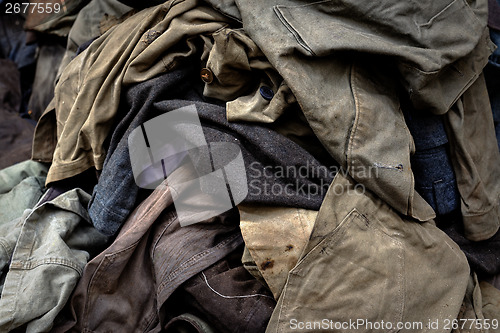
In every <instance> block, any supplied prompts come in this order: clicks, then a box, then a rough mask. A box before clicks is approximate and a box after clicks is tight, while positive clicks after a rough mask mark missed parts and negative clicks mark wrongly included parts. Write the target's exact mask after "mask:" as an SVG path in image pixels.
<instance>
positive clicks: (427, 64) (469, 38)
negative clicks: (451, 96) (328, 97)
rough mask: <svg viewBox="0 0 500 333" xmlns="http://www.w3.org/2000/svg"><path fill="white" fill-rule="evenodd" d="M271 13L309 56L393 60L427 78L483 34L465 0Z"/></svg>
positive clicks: (312, 6) (321, 4) (325, 4)
mask: <svg viewBox="0 0 500 333" xmlns="http://www.w3.org/2000/svg"><path fill="white" fill-rule="evenodd" d="M273 9H274V13H275V15H276V16H277V18H278V19H279V20H280V22H281V23H282V24H283V25H284V26H285V27H286V28H287V29H288V30H289V31H290V33H291V34H292V35H293V37H294V38H295V39H296V41H297V43H298V44H299V45H300V46H301V47H302V49H303V50H305V51H306V52H304V53H305V54H306V55H312V56H319V57H322V56H329V55H334V54H337V53H338V52H343V51H350V52H357V53H358V52H359V53H367V54H377V55H383V56H391V57H396V58H398V59H400V60H402V61H405V62H407V63H408V64H409V65H411V66H415V67H417V68H418V69H419V70H421V71H424V72H429V73H432V72H434V71H436V70H440V69H441V68H443V67H444V66H445V65H447V64H449V63H451V62H454V61H456V60H457V59H458V58H460V57H462V56H465V55H466V54H469V52H470V51H472V50H473V49H474V47H475V46H476V45H477V43H478V36H480V35H481V33H482V31H483V30H484V28H485V26H484V24H481V21H480V19H479V18H478V17H477V16H476V13H475V11H474V10H473V9H472V8H471V7H470V6H468V4H467V3H466V1H465V0H452V1H451V2H449V3H446V0H441V1H437V2H434V3H432V5H425V4H420V3H417V2H401V1H397V0H392V1H385V2H383V3H381V2H356V1H352V0H342V1H333V0H324V1H317V2H314V3H308V4H305V5H299V6H285V5H277V6H274V7H273ZM479 12H480V10H479ZM409 13H412V14H409ZM446 45H453V47H452V48H451V49H450V47H447V46H446ZM457 47H458V48H459V49H458V50H457ZM441 54H442V55H441Z"/></svg>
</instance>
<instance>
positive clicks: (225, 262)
mask: <svg viewBox="0 0 500 333" xmlns="http://www.w3.org/2000/svg"><path fill="white" fill-rule="evenodd" d="M241 255H242V252H241V249H239V250H236V251H234V252H233V253H231V254H230V255H228V256H227V257H226V258H224V259H222V260H221V261H219V262H217V263H215V264H214V265H212V266H210V267H209V268H207V269H205V270H204V271H203V272H200V273H199V274H197V275H196V276H193V277H192V278H191V279H189V280H188V281H186V282H185V283H184V284H183V285H182V286H180V287H179V289H178V290H177V291H176V292H175V293H174V294H173V295H172V299H171V300H169V302H167V303H166V304H165V310H166V313H169V314H174V313H176V312H181V313H193V314H196V316H197V317H199V318H202V319H203V320H204V321H205V322H207V323H209V324H210V326H212V327H213V328H215V329H216V330H215V331H216V332H224V333H231V332H252V333H258V332H264V331H265V330H266V326H267V323H268V321H269V318H270V317H271V314H272V312H273V310H274V307H275V305H276V301H275V300H274V298H273V297H272V294H271V293H270V292H269V290H268V289H266V287H264V286H263V285H262V284H261V283H260V282H258V281H257V280H256V279H255V278H254V277H253V276H252V275H250V273H248V271H247V270H246V269H245V268H244V267H243V266H242V264H241ZM172 320H173V321H175V320H176V318H173V319H172ZM172 320H171V321H172ZM169 324H170V322H169ZM167 326H168V325H167ZM167 332H170V331H168V330H167ZM172 332H175V331H172Z"/></svg>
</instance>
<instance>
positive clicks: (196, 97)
mask: <svg viewBox="0 0 500 333" xmlns="http://www.w3.org/2000/svg"><path fill="white" fill-rule="evenodd" d="M203 85H204V83H203V81H202V80H201V79H200V76H199V68H196V67H195V66H192V65H189V66H184V67H183V68H182V69H178V70H175V71H173V72H170V73H167V74H163V75H161V76H159V77H157V78H155V79H151V80H149V81H146V82H143V83H140V84H138V85H136V86H134V87H132V88H130V89H129V90H128V91H127V94H126V100H125V101H124V103H122V105H121V107H120V111H119V112H121V113H122V114H121V121H120V123H119V124H118V125H117V126H116V128H115V131H114V132H113V135H112V136H111V140H110V144H109V148H108V152H107V156H106V161H105V163H104V168H103V172H102V174H101V176H100V179H99V183H98V184H97V186H96V188H95V190H94V193H93V198H92V201H91V203H90V206H89V213H90V216H91V218H92V221H93V223H94V225H95V227H96V228H97V229H98V230H100V231H101V232H103V233H105V234H107V235H112V234H114V233H116V232H117V230H118V229H119V227H120V225H121V224H122V223H123V221H124V220H125V219H126V217H127V216H128V215H129V213H130V212H131V210H132V209H133V208H134V206H135V203H136V197H137V193H138V190H139V188H138V187H137V185H136V184H135V181H134V176H133V174H132V168H131V162H130V156H129V148H128V136H129V134H130V132H131V131H132V130H134V129H135V128H137V127H138V126H140V125H141V124H143V123H144V122H145V121H147V120H149V119H152V118H154V117H156V116H158V115H161V114H164V113H166V112H169V111H173V110H176V109H178V108H181V107H184V106H188V105H193V104H194V105H195V106H196V109H197V111H198V116H199V118H200V120H201V124H202V127H203V131H204V134H205V138H206V141H207V142H232V143H237V144H238V145H239V146H240V149H241V151H242V155H243V159H244V163H245V169H246V174H247V175H246V176H247V181H248V196H247V197H246V199H245V200H244V201H243V202H245V203H256V204H259V203H260V204H266V205H271V206H273V205H275V206H285V207H300V208H306V209H316V210H317V209H319V207H320V205H321V202H322V201H323V196H324V195H325V194H326V190H327V189H328V185H329V184H330V183H331V180H332V179H333V176H334V174H335V171H336V170H337V169H336V168H334V167H332V168H330V169H327V168H328V167H327V166H325V165H323V164H321V163H320V162H319V161H318V160H317V159H316V158H315V157H313V156H312V155H311V154H310V153H309V152H307V151H306V150H305V149H303V148H302V147H301V146H299V145H298V144H296V143H295V142H293V141H292V140H290V139H288V138H287V137H285V136H282V135H280V134H278V133H277V132H276V131H274V130H273V129H272V127H270V126H266V125H261V124H255V123H252V124H247V123H228V122H227V120H226V113H225V108H224V107H223V106H222V105H221V103H218V104H217V103H216V102H215V101H214V100H211V101H210V103H207V102H206V101H207V99H205V98H204V97H203V96H202V91H203ZM264 169H265V170H264ZM287 170H288V172H287ZM288 184H291V185H289V186H288V187H287V190H286V191H285V190H284V189H285V186H286V185H288Z"/></svg>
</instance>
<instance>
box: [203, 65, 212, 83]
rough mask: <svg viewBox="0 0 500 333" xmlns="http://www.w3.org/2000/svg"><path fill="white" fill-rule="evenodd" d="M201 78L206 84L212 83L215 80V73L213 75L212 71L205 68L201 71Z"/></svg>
mask: <svg viewBox="0 0 500 333" xmlns="http://www.w3.org/2000/svg"><path fill="white" fill-rule="evenodd" d="M200 76H201V79H202V80H203V82H205V83H212V81H213V80H214V73H212V71H211V70H210V69H208V68H203V69H202V70H201V71H200Z"/></svg>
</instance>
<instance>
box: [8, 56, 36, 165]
mask: <svg viewBox="0 0 500 333" xmlns="http://www.w3.org/2000/svg"><path fill="white" fill-rule="evenodd" d="M19 78H20V76H19V71H18V69H17V66H16V64H15V63H13V62H12V61H10V60H7V59H0V169H3V168H6V167H8V166H10V165H13V164H15V163H18V162H22V161H25V160H27V159H29V158H30V157H31V142H32V140H33V132H34V130H35V127H34V125H33V124H32V123H30V122H29V121H28V120H27V119H23V118H21V115H20V114H19V110H20V107H21V86H20V83H19Z"/></svg>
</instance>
